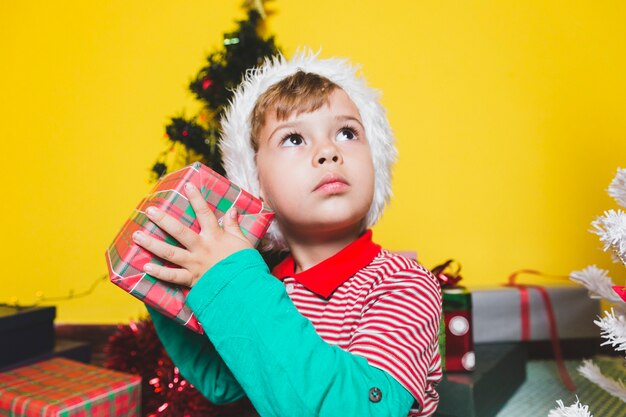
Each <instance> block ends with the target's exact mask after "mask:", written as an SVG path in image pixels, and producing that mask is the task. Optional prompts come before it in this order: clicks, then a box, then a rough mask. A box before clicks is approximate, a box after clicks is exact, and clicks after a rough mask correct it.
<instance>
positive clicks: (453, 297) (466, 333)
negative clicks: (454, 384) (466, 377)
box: [442, 287, 475, 371]
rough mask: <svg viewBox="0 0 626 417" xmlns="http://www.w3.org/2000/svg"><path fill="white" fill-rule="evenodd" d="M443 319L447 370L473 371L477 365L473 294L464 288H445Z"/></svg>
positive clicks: (443, 293) (445, 365)
mask: <svg viewBox="0 0 626 417" xmlns="http://www.w3.org/2000/svg"><path fill="white" fill-rule="evenodd" d="M442 295H443V321H444V328H445V338H444V340H445V344H444V346H445V356H444V357H442V359H443V363H444V369H445V370H446V371H472V370H473V369H474V365H475V355H474V342H473V339H472V295H471V293H470V292H469V291H468V290H467V289H465V288H463V287H456V288H444V289H443V291H442Z"/></svg>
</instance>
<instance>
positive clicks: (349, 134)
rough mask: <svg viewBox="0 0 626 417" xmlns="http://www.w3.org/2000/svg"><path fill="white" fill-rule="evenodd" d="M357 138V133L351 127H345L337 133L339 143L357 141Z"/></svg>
mask: <svg viewBox="0 0 626 417" xmlns="http://www.w3.org/2000/svg"><path fill="white" fill-rule="evenodd" d="M356 138H357V137H356V132H355V131H354V129H351V128H349V127H344V128H343V129H341V130H340V131H339V133H337V138H336V139H337V141H345V140H355V139H356Z"/></svg>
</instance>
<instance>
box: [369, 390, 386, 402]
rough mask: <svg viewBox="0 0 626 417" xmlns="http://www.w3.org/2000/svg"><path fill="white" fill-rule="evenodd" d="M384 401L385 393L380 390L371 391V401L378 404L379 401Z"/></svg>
mask: <svg viewBox="0 0 626 417" xmlns="http://www.w3.org/2000/svg"><path fill="white" fill-rule="evenodd" d="M382 399H383V393H382V392H381V390H379V389H378V388H371V389H370V401H371V402H373V403H377V402H378V401H380V400H382Z"/></svg>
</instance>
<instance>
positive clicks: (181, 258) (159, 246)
mask: <svg viewBox="0 0 626 417" xmlns="http://www.w3.org/2000/svg"><path fill="white" fill-rule="evenodd" d="M133 241H135V243H137V244H138V245H139V246H141V247H142V248H144V249H146V250H148V251H150V252H151V253H153V254H155V255H156V256H158V257H159V258H162V259H165V260H166V261H170V262H172V263H174V264H176V265H181V266H182V265H183V264H184V263H185V260H186V259H187V257H188V252H187V251H186V250H184V249H181V248H178V247H176V246H172V245H170V244H169V243H165V242H163V241H162V240H159V239H155V238H153V237H151V236H148V235H147V234H145V233H142V232H135V233H133Z"/></svg>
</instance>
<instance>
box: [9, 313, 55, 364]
mask: <svg viewBox="0 0 626 417" xmlns="http://www.w3.org/2000/svg"><path fill="white" fill-rule="evenodd" d="M55 316H56V308H55V307H18V306H11V305H6V304H0V340H2V342H0V368H2V367H5V366H9V365H11V364H14V363H18V362H21V361H24V360H26V359H29V358H32V357H35V356H38V355H41V354H44V353H46V352H48V351H50V350H52V348H53V347H54V318H55Z"/></svg>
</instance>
